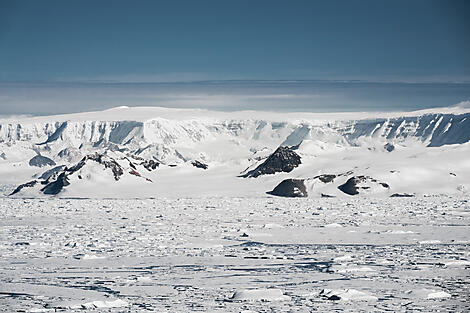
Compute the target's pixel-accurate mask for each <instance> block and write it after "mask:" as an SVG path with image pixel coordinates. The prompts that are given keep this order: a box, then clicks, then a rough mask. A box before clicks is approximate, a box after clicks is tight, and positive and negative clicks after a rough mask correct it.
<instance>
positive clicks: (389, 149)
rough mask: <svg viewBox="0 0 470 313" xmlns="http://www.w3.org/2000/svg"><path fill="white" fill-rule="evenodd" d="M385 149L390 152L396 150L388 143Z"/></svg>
mask: <svg viewBox="0 0 470 313" xmlns="http://www.w3.org/2000/svg"><path fill="white" fill-rule="evenodd" d="M384 149H385V150H387V151H388V152H392V151H393V150H395V146H394V145H392V144H391V143H389V142H388V143H386V144H385V145H384Z"/></svg>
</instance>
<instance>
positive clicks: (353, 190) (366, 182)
mask: <svg viewBox="0 0 470 313" xmlns="http://www.w3.org/2000/svg"><path fill="white" fill-rule="evenodd" d="M372 186H374V187H375V186H380V187H381V188H385V189H389V188H390V186H389V185H388V184H386V183H381V182H378V181H377V180H376V179H374V178H372V177H369V176H354V177H351V178H349V179H348V180H347V181H346V183H344V184H342V185H340V186H338V189H339V190H341V191H342V192H344V193H346V194H348V195H351V196H354V195H357V194H359V192H360V190H367V189H370V188H371V187H372Z"/></svg>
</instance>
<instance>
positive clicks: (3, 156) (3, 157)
mask: <svg viewBox="0 0 470 313" xmlns="http://www.w3.org/2000/svg"><path fill="white" fill-rule="evenodd" d="M0 159H2V160H6V159H7V155H6V154H5V152H2V153H0Z"/></svg>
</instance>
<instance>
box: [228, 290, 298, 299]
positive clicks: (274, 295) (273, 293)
mask: <svg viewBox="0 0 470 313" xmlns="http://www.w3.org/2000/svg"><path fill="white" fill-rule="evenodd" d="M231 299H232V300H236V301H288V300H290V297H289V296H285V295H284V294H283V293H282V290H281V289H248V290H240V291H236V292H235V293H234V294H233V295H232V297H231Z"/></svg>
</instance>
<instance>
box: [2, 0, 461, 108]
mask: <svg viewBox="0 0 470 313" xmlns="http://www.w3.org/2000/svg"><path fill="white" fill-rule="evenodd" d="M468 16H470V1H465V0H462V1H458V0H446V1H434V0H407V1H401V0H393V1H392V0H350V1H337V0H329V1H313V0H310V1H296V0H292V1H275V0H271V1H260V0H258V1H244V0H239V1H203V0H200V1H179V0H175V1H142V0H140V1H132V2H130V1H119V0H115V1H87V0H82V1H49V0H42V1H23V0H1V1H0V84H1V86H0V87H1V88H0V92H2V93H3V98H0V100H3V101H0V113H6V112H10V111H15V110H14V108H11V106H12V105H19V104H18V101H17V100H18V98H21V97H28V95H31V96H30V97H29V100H30V101H33V100H34V94H35V93H34V92H35V91H36V90H37V87H34V86H32V85H34V84H36V83H44V82H47V83H51V82H53V83H55V84H56V85H55V86H56V88H57V93H59V94H60V93H61V91H60V90H69V91H70V88H72V87H71V85H67V86H66V88H65V89H61V88H63V87H64V86H63V85H62V84H63V83H66V84H69V83H72V82H74V83H79V84H80V83H87V84H89V83H103V82H119V83H126V82H159V83H162V82H189V81H192V82H194V81H207V80H210V81H226V80H247V81H257V80H278V81H285V80H327V81H328V80H334V81H336V80H361V81H368V82H390V81H393V82H403V83H405V82H408V83H417V82H418V83H423V82H426V83H429V82H432V83H443V82H445V83H448V82H470V53H469V51H470V40H469V39H468V38H470V21H469V20H470V19H469V18H468ZM13 82H15V84H16V85H15V84H13ZM25 82H27V83H29V84H32V85H30V86H29V87H28V92H27V93H26V94H23V93H21V92H19V93H18V88H22V87H21V86H23V87H24V86H25V85H24V83H25ZM12 84H13V85H12ZM227 84H228V83H227V82H225V87H226V88H225V89H226V91H224V92H222V91H220V90H219V93H220V94H221V95H230V94H231V93H230V92H229V91H230V90H231V89H236V90H239V93H238V94H242V95H243V94H245V93H246V92H248V91H246V92H245V91H243V90H241V89H240V88H239V87H233V88H231V87H228V85H227ZM76 86H77V85H76ZM87 86H88V87H89V88H91V89H89V90H88V91H87V92H85V94H84V96H85V95H88V96H90V94H92V93H93V90H95V89H96V88H98V87H100V86H101V87H103V85H96V86H90V85H87ZM185 86H186V85H185ZM195 86H196V87H200V89H194V88H192V87H191V88H189V89H190V90H193V93H194V92H196V93H198V94H206V93H210V92H213V91H211V88H205V89H204V88H202V87H203V86H201V85H198V84H196V85H195ZM253 86H258V85H257V84H254V85H253ZM357 86H358V85H357V84H356V85H352V88H354V87H357ZM442 86H444V85H441V87H442ZM9 87H11V88H10V89H9ZM13 87H14V88H13ZM186 87H187V86H186ZM304 87H305V86H304ZM408 87H410V88H411V87H412V86H408ZM460 87H462V85H460ZM48 88H49V87H48ZM67 88H68V89H67ZM76 88H77V89H76V94H77V95H79V94H80V92H83V90H84V89H83V88H84V87H83V86H82V87H81V88H78V87H76ZM94 88H95V89H94ZM201 88H202V89H201ZM283 88H287V89H289V88H291V86H290V85H289V86H283ZM46 89H47V88H46ZM105 89H106V88H105ZM157 89H158V88H157ZM313 89H314V90H317V91H318V89H316V87H315V88H313ZM418 89H419V88H418ZM451 89H452V88H451ZM460 89H462V88H460ZM460 89H459V90H460ZM31 90H33V91H31ZM183 90H184V91H185V92H186V89H185V88H183V87H181V88H180V89H179V91H178V93H184V92H183ZM289 90H290V89H289ZM314 90H312V89H308V90H305V89H304V93H307V94H314V92H313V91H314ZM15 92H17V93H16V94H15ZM250 92H252V91H250ZM259 92H260V93H263V92H266V90H260V91H259ZM446 93H447V91H446ZM63 95H64V97H65V96H70V95H68V94H67V93H63ZM467 96H469V93H468V88H467V89H465V88H464V90H463V91H462V90H460V91H459V92H457V93H456V94H455V97H456V98H458V99H461V100H462V101H463V100H467V99H465V98H466V97H467ZM0 97H2V94H0ZM77 97H79V96H77ZM384 97H385V95H384ZM64 99H65V100H66V98H64ZM90 100H96V99H93V98H91V99H90ZM128 100H129V101H128V102H130V103H128V104H129V105H132V102H133V101H132V99H128ZM15 101H16V102H15ZM42 101H47V98H45V99H42ZM417 101H418V100H417ZM419 101H425V99H424V98H423V99H422V100H419ZM94 102H97V101H94ZM135 102H136V103H140V102H139V101H137V100H136V101H135ZM353 102H354V101H351V104H350V105H354V104H353ZM14 103H15V104H14ZM158 104H159V103H158V101H156V103H155V105H158ZM438 104H439V105H444V104H445V103H444V101H442V103H438ZM449 104H452V103H449ZM7 105H8V106H9V107H6V106H7ZM110 105H111V106H112V104H111V103H109V101H108V102H106V103H105V102H101V105H100V104H98V103H97V104H96V106H98V107H108V106H110ZM175 105H177V104H175ZM416 105H418V103H417V102H416ZM75 109H76V107H75ZM307 109H308V107H307ZM37 110H38V111H39V112H41V110H42V111H43V112H45V111H46V110H51V109H46V108H44V109H41V106H40V105H39V106H38V109H37ZM62 110H65V111H67V110H69V109H68V108H67V107H65V108H62ZM70 110H72V108H70ZM20 111H21V112H23V111H28V108H27V107H25V108H23V109H19V110H18V112H20Z"/></svg>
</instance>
